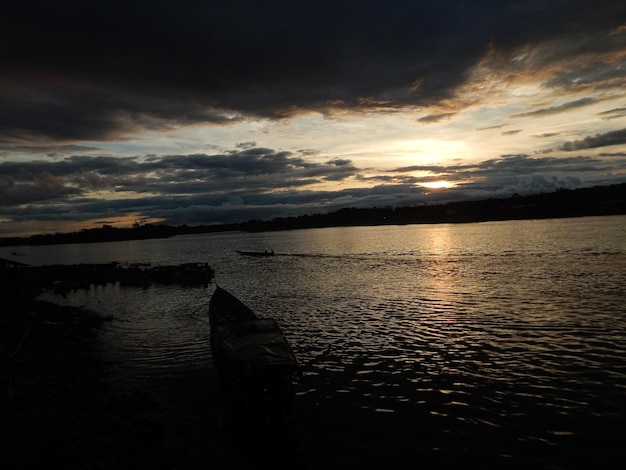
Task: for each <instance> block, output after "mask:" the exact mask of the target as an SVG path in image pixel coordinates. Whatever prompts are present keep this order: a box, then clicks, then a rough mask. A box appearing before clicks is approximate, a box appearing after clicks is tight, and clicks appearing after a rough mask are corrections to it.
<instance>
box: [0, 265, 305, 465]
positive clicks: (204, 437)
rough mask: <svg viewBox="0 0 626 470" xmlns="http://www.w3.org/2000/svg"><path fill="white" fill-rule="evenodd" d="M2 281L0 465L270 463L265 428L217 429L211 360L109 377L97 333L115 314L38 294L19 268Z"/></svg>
mask: <svg viewBox="0 0 626 470" xmlns="http://www.w3.org/2000/svg"><path fill="white" fill-rule="evenodd" d="M18 269H19V268H18ZM5 274H6V273H5ZM11 280H13V281H14V282H11ZM3 281H4V282H3V283H2V284H1V287H0V312H1V313H0V345H1V348H0V417H1V418H0V419H1V420H2V427H1V431H0V442H1V443H2V446H3V449H5V450H3V453H2V456H1V457H0V462H1V463H2V465H3V466H5V467H6V468H44V467H48V466H56V465H58V466H61V467H62V468H64V469H68V470H69V469H116V470H117V469H126V468H128V469H130V468H132V469H134V470H141V469H150V470H153V469H168V470H169V469H186V470H191V469H200V468H208V467H210V468H215V469H238V468H249V467H250V466H253V465H257V464H258V463H259V461H265V459H267V460H268V464H269V463H270V462H273V459H274V456H273V455H270V454H268V453H267V452H266V450H267V448H266V449H265V450H264V449H262V447H263V446H266V445H268V444H269V441H268V440H266V439H270V438H271V437H273V436H269V435H268V434H267V433H265V435H263V434H261V433H255V432H254V430H251V431H252V432H251V433H249V434H247V435H242V434H241V433H240V432H239V431H241V430H238V433H235V434H227V433H225V432H224V428H223V427H222V426H221V418H222V413H223V396H222V395H221V389H220V386H219V381H218V379H217V376H216V374H215V372H214V371H213V370H212V369H209V370H206V371H201V372H195V373H194V374H190V375H189V376H188V377H186V378H185V380H182V381H181V380H177V381H172V382H168V383H153V387H151V388H150V389H142V388H137V386H135V385H132V386H131V385H129V384H126V383H120V382H119V381H115V382H112V381H111V380H109V374H110V366H111V365H110V364H108V363H107V362H106V361H105V360H103V358H102V355H101V352H102V351H101V350H99V342H98V335H99V333H100V331H101V329H102V328H105V327H106V322H108V321H115V319H114V318H102V317H100V316H99V315H98V314H96V313H94V312H91V311H88V310H85V309H82V308H74V307H67V306H60V305H56V304H54V303H50V302H43V301H38V300H36V297H37V293H38V291H39V290H40V288H41V286H37V285H36V284H32V283H31V284H28V283H22V282H19V281H20V279H19V277H17V276H8V275H7V276H3ZM285 442H286V440H285V439H283V443H285ZM257 452H260V453H257ZM272 465H273V466H274V467H276V466H278V467H279V468H281V465H282V462H273V463H272ZM300 467H301V468H306V463H305V462H302V465H300Z"/></svg>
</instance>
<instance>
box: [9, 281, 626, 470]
mask: <svg viewBox="0 0 626 470" xmlns="http://www.w3.org/2000/svg"><path fill="white" fill-rule="evenodd" d="M4 281H5V282H4V283H2V284H1V287H0V291H1V292H0V293H1V294H2V295H0V423H1V426H0V433H1V434H0V444H1V446H2V447H1V448H2V453H1V454H0V465H2V468H8V469H13V468H54V466H56V465H58V466H59V467H62V468H64V469H127V468H128V469H130V468H132V469H136V470H141V469H201V468H202V469H247V468H255V469H257V468H261V467H265V466H268V467H272V468H289V469H293V468H296V469H311V470H313V469H345V468H355V469H370V468H372V469H373V468H376V469H380V468H405V467H408V468H424V469H430V468H451V469H452V468H454V469H458V468H460V467H462V466H465V467H467V466H472V465H475V466H478V467H480V468H509V469H511V468H524V469H527V468H546V469H548V468H550V469H570V468H592V467H594V466H596V465H595V464H598V466H599V467H602V468H615V467H616V464H617V463H623V459H624V452H623V451H622V449H623V447H622V446H621V435H622V426H618V427H617V428H616V429H614V432H613V431H612V430H610V429H608V428H607V429H606V430H603V431H602V432H598V433H595V432H593V429H589V427H588V426H587V425H586V424H585V423H580V426H581V429H582V435H585V434H590V433H591V435H593V436H596V435H597V436H596V438H594V439H591V440H589V439H586V440H581V441H580V445H568V446H567V447H564V448H556V447H555V448H547V447H546V446H544V445H537V444H536V443H533V442H526V441H520V440H518V441H516V442H511V440H510V438H509V437H510V436H507V435H506V434H502V435H501V434H500V433H498V432H485V433H484V434H482V435H476V434H475V433H474V434H471V433H463V432H462V429H461V430H459V432H458V433H454V435H453V434H450V433H449V432H448V431H447V430H448V429H449V426H445V427H442V426H441V424H438V423H439V418H437V417H436V416H433V415H432V414H431V413H430V412H429V409H430V408H429V406H428V405H425V406H424V407H418V408H417V411H415V409H414V408H415V407H412V411H411V412H407V413H406V414H405V415H402V416H397V415H395V414H390V413H372V412H364V411H363V409H362V408H361V402H362V397H360V396H359V395H358V394H356V393H355V394H345V395H344V396H343V397H341V398H337V397H336V393H334V394H333V389H334V387H335V383H334V381H333V376H332V374H333V372H332V371H329V372H328V373H326V372H324V373H322V374H320V375H318V376H314V377H311V376H307V375H306V373H305V377H304V380H303V383H302V384H301V389H302V390H309V389H314V390H315V392H314V393H311V392H309V393H306V394H304V395H303V396H300V397H297V398H296V406H295V420H294V423H293V425H292V426H290V427H289V428H286V429H282V430H274V431H271V432H270V431H268V430H261V429H258V428H254V427H242V426H224V425H223V423H222V417H223V411H224V397H223V396H222V395H221V390H220V386H219V380H218V378H217V375H216V373H215V370H214V369H212V368H208V370H206V371H193V372H191V373H190V374H187V375H185V376H184V377H185V378H184V379H176V380H172V381H169V382H167V383H163V382H161V383H152V384H151V385H150V387H149V389H148V388H145V389H141V388H137V386H130V385H129V384H124V383H119V382H112V381H111V380H108V379H109V366H110V365H109V364H107V363H106V362H105V361H103V360H102V358H101V355H100V354H99V350H98V331H99V329H100V328H101V327H102V326H103V324H104V322H106V321H108V319H103V318H100V317H98V316H97V315H96V314H93V313H90V312H88V311H84V310H81V309H75V308H68V307H60V306H58V305H54V304H50V303H44V302H38V301H36V300H33V295H34V294H33V293H34V292H35V289H34V287H36V286H25V285H23V284H16V283H14V284H11V283H10V282H9V281H10V278H5V279H4ZM207 339H208V338H207ZM161 380H162V379H161ZM330 396H335V398H333V399H330V398H329V397H330ZM622 418H623V417H622ZM623 422H624V421H623V419H617V420H615V423H616V424H617V423H623ZM594 423H595V421H594ZM519 424H520V429H519V430H518V431H516V433H515V434H519V435H520V436H522V435H524V426H529V427H534V426H540V425H541V423H534V422H531V423H528V422H520V423H519ZM588 424H593V423H591V422H590V423H588ZM459 426H460V427H462V426H463V423H459ZM468 429H473V428H472V427H471V426H468ZM468 464H469V465H468Z"/></svg>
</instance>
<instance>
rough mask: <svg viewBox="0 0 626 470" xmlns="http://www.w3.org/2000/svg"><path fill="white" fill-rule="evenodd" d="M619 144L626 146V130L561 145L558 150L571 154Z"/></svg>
mask: <svg viewBox="0 0 626 470" xmlns="http://www.w3.org/2000/svg"><path fill="white" fill-rule="evenodd" d="M619 144H626V129H619V130H616V131H611V132H607V133H605V134H596V135H594V136H590V137H585V138H584V139H582V140H575V141H573V142H566V143H564V144H563V145H561V146H560V147H559V148H558V150H565V151H567V152H571V151H574V150H582V149H592V148H598V147H608V146H611V145H619Z"/></svg>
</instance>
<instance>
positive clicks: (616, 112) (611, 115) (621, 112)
mask: <svg viewBox="0 0 626 470" xmlns="http://www.w3.org/2000/svg"><path fill="white" fill-rule="evenodd" d="M598 115H599V116H601V117H602V119H616V118H621V117H624V116H626V108H615V109H609V110H608V111H603V112H601V113H598Z"/></svg>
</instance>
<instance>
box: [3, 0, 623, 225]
mask: <svg viewBox="0 0 626 470" xmlns="http://www.w3.org/2000/svg"><path fill="white" fill-rule="evenodd" d="M14 3H16V4H15V5H12V6H11V7H10V8H9V10H10V11H8V12H7V13H6V14H5V15H4V16H3V17H4V18H11V20H10V21H5V23H6V24H5V25H4V28H0V37H1V38H2V39H4V43H5V44H11V45H12V46H11V47H10V48H5V49H4V50H3V52H1V53H0V55H2V61H0V63H2V67H3V70H4V71H5V73H3V74H0V109H1V110H2V112H0V210H1V212H0V237H2V236H10V235H11V234H18V233H19V234H24V233H28V232H31V231H32V232H33V233H35V232H36V231H37V230H38V229H37V228H33V227H40V228H41V229H42V230H48V228H47V227H50V229H52V228H54V230H58V231H72V230H77V229H78V230H80V229H82V228H85V227H90V226H97V225H98V223H99V222H100V221H103V220H115V221H119V223H122V224H123V223H125V222H124V221H130V220H131V219H134V218H136V216H138V217H140V218H142V219H143V220H151V221H162V222H163V223H167V224H172V225H180V224H187V225H194V224H209V223H228V222H236V221H246V220H249V219H271V218H274V217H282V216H296V215H304V214H312V213H320V212H330V211H334V210H338V209H341V208H344V207H355V206H358V207H368V206H370V207H385V206H388V205H391V206H396V207H397V206H412V205H417V204H422V203H423V201H424V198H423V195H424V193H425V192H429V203H437V202H438V201H444V200H445V201H450V200H459V199H467V198H471V199H478V198H497V197H508V196H510V195H511V194H516V193H517V194H533V193H539V192H550V191H554V190H556V189H561V188H572V189H573V188H579V187H588V186H595V185H609V184H615V183H621V182H625V181H626V169H625V168H624V163H623V162H624V156H626V91H625V90H626V53H625V52H624V51H626V6H624V5H623V2H618V1H614V2H611V1H608V2H603V4H602V8H599V7H598V6H597V5H594V4H591V3H587V4H584V2H582V3H578V2H556V1H547V2H534V3H533V2H531V3H530V4H523V5H522V4H520V3H519V2H513V1H503V2H498V4H497V7H496V6H494V5H492V4H489V5H487V4H482V3H481V2H478V3H474V2H465V3H464V2H450V3H449V4H448V3H446V2H445V1H443V3H441V2H439V3H437V4H436V5H435V4H427V3H422V2H409V1H406V2H405V1H399V2H394V4H393V6H390V5H388V4H386V3H384V2H380V3H378V2H371V3H368V4H367V6H363V8H362V10H360V13H359V15H358V18H357V17H355V16H354V11H352V10H351V9H350V8H349V7H348V6H347V5H343V4H342V3H341V2H340V4H337V5H335V4H333V5H330V4H329V5H326V4H323V5H322V4H319V3H318V2H315V3H313V2H311V3H307V2H303V3H301V4H299V5H298V8H301V9H302V11H303V12H306V15H304V14H303V13H300V12H299V10H298V8H295V7H293V5H292V4H291V3H284V4H283V3H282V2H280V1H279V2H277V4H276V5H275V6H276V8H275V9H274V10H272V14H269V13H268V11H266V9H265V8H266V7H264V6H263V4H259V3H258V2H250V4H249V5H246V7H245V8H242V7H240V6H235V5H231V4H224V5H220V6H215V8H211V9H205V8H202V7H201V6H199V5H191V6H188V7H184V8H183V7H182V6H181V7H180V8H178V9H177V8H176V7H172V8H165V7H164V6H162V5H160V4H159V5H157V6H155V5H153V3H147V2H145V3H144V2H143V1H137V2H133V4H132V5H131V6H128V9H127V11H125V13H124V14H125V15H129V16H128V17H129V18H130V17H132V18H137V19H139V18H143V17H146V11H149V12H150V14H149V15H148V16H149V21H148V20H146V22H145V23H142V22H135V23H133V22H129V21H126V19H125V18H126V17H125V16H123V15H122V16H120V17H119V18H118V17H115V16H111V13H110V12H109V11H108V10H106V9H105V7H103V6H101V5H99V4H93V5H91V4H90V6H89V7H85V8H84V9H80V10H78V9H77V10H75V11H72V13H69V15H70V18H69V19H68V18H66V17H65V16H63V17H62V18H61V17H60V16H59V15H61V14H63V15H66V14H67V13H66V12H60V11H58V9H55V8H54V6H53V5H47V4H45V5H41V6H40V11H37V12H36V14H33V13H34V12H32V11H31V10H29V9H28V8H27V7H25V6H23V5H22V4H18V2H14ZM281 6H282V7H283V9H282V10H281V8H280V7H281ZM243 12H246V14H244V13H243ZM278 12H281V13H280V14H278ZM469 17H471V18H473V21H466V20H465V18H469ZM37 18H46V21H45V22H43V23H42V22H40V21H38V20H37ZM259 18H263V19H264V20H263V21H261V22H259V21H257V20H256V19H259ZM66 21H71V22H72V23H73V24H89V25H90V28H89V30H88V31H85V34H84V35H83V36H81V40H80V42H77V41H76V37H75V35H73V34H72V31H70V30H68V29H63V28H55V27H54V26H53V25H55V24H64V23H63V22H66ZM155 21H158V22H159V24H163V26H164V27H163V28H162V29H161V33H156V34H155V31H154V28H153V27H152V26H151V25H152V24H154V22H155ZM420 21H425V22H426V23H425V24H428V25H429V27H427V28H420V27H416V26H415V25H416V22H418V23H419V22H420ZM274 22H276V23H274ZM205 25H220V26H219V28H217V29H215V30H214V31H213V33H212V34H208V35H207V33H206V31H207V30H206V27H205ZM529 26H533V27H532V28H529ZM114 27H115V28H117V29H115V31H118V33H119V35H120V37H123V38H125V42H124V45H123V46H122V45H121V44H122V43H121V42H115V41H111V42H108V41H105V40H103V39H102V38H106V37H109V36H110V31H112V30H113V29H112V28H114ZM23 31H29V32H30V33H29V35H28V36H27V37H24V35H23ZM320 31H324V34H320ZM346 31H350V35H349V39H348V36H346ZM18 36H19V37H24V40H23V41H20V42H16V41H15V40H14V38H15V37H18ZM146 37H150V38H151V39H150V41H146V40H144V39H141V38H146ZM41 44H46V45H47V46H46V48H45V49H42V47H41ZM190 44H193V45H194V47H192V48H190V47H189V45H190ZM330 44H332V45H333V46H332V47H328V46H329V45H330ZM425 44H428V47H425ZM155 50H159V51H161V53H160V54H158V56H157V55H155V53H154V51H155ZM180 51H186V52H185V53H182V54H181V53H180ZM295 51H297V53H296V52H295ZM590 51H592V52H590ZM208 58H210V59H208ZM435 190H436V191H435ZM131 214H132V216H131ZM44 227H46V228H44Z"/></svg>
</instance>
